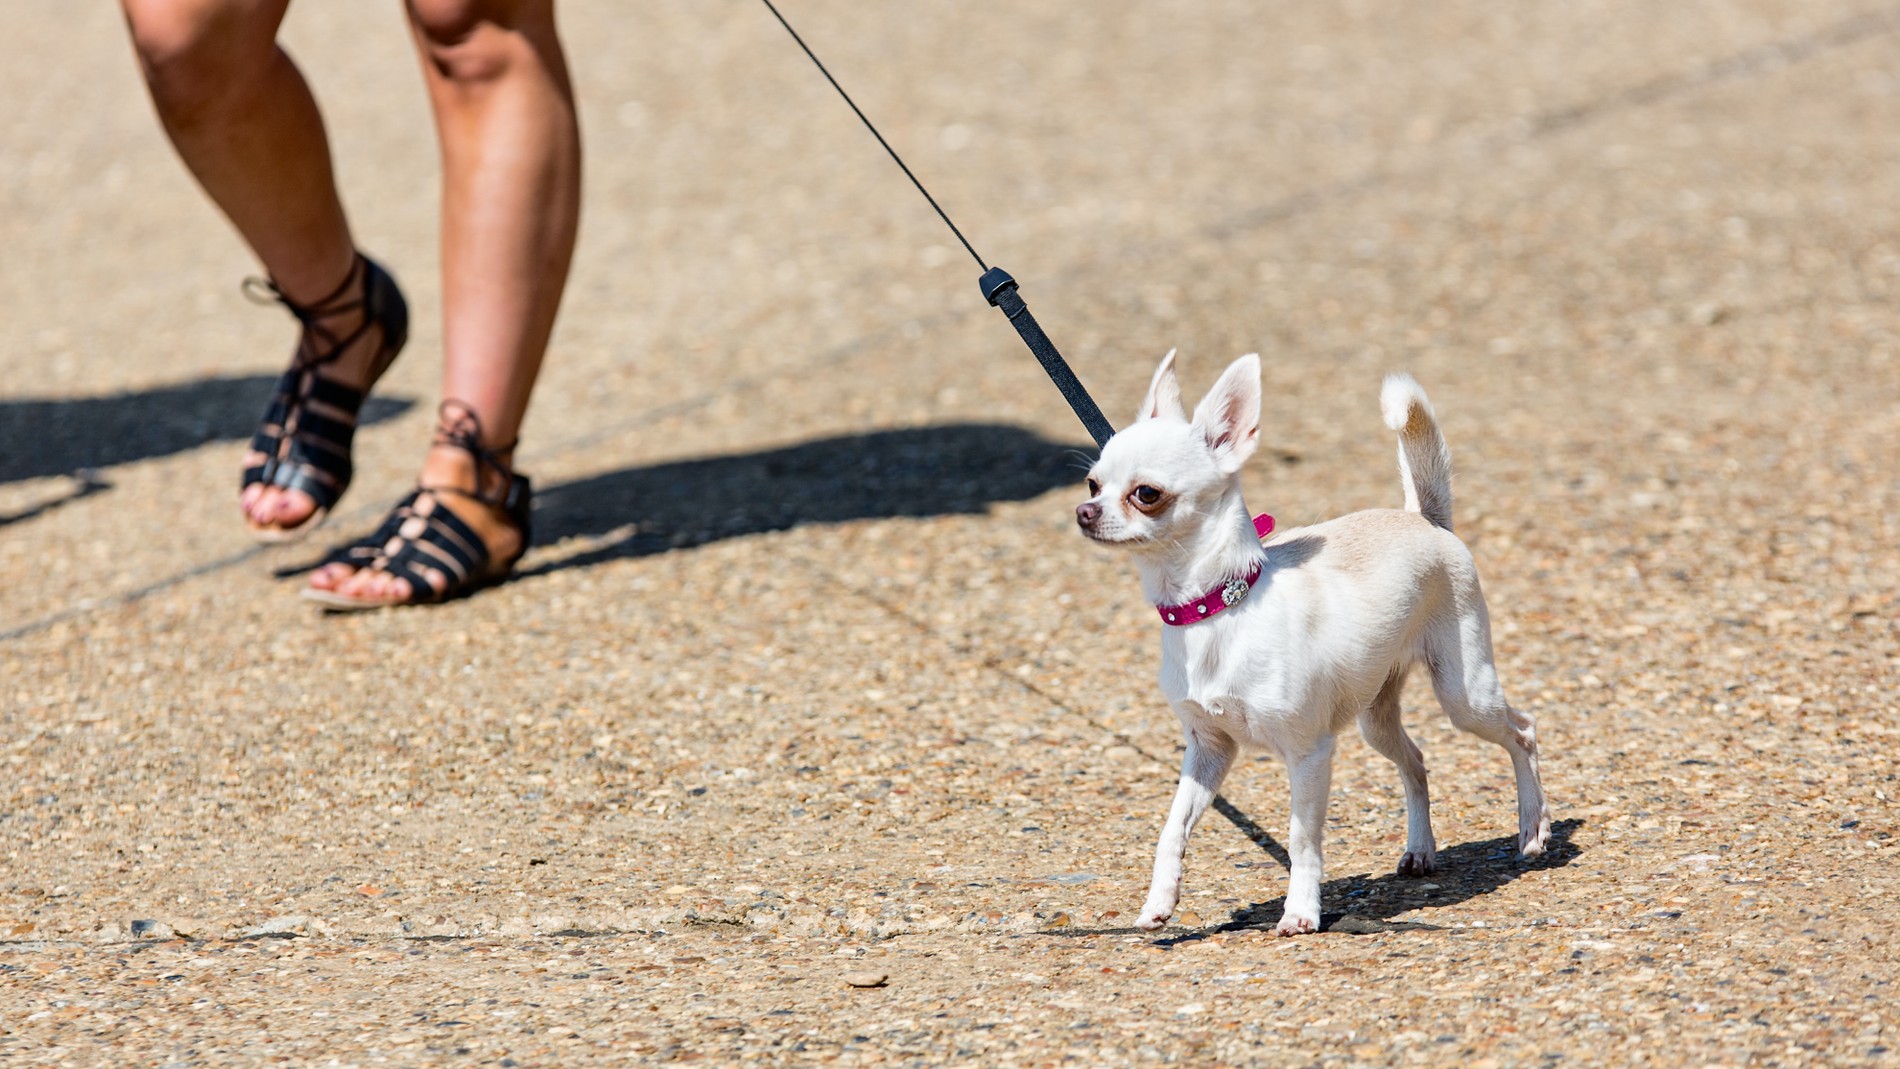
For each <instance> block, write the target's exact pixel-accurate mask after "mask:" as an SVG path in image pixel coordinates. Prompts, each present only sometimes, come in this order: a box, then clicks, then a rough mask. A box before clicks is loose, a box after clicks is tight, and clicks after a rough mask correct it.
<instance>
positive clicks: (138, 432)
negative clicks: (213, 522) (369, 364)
mask: <svg viewBox="0 0 1900 1069" xmlns="http://www.w3.org/2000/svg"><path fill="white" fill-rule="evenodd" d="M276 384H277V376H276V375H231V376H220V377H216V378H208V379H198V380H196V381H193V382H184V383H178V384H175V385H171V386H160V387H156V388H154V389H150V390H140V391H136V392H130V393H116V394H107V395H105V396H103V397H77V398H71V399H64V400H54V399H37V398H16V399H0V483H10V482H20V481H23V480H26V479H41V478H49V477H55V476H62V475H64V476H69V477H71V478H72V479H73V481H74V484H75V485H74V486H73V487H72V488H71V489H70V490H68V491H67V492H66V493H65V494H64V495H62V496H59V497H56V498H53V499H51V500H48V501H45V502H42V503H40V504H38V505H36V506H34V507H32V508H30V509H28V510H26V511H24V512H21V513H18V514H14V515H0V527H3V526H6V525H7V524H10V523H18V522H20V521H21V520H27V519H32V518H33V517H35V516H39V515H42V514H44V513H46V512H48V511H51V510H52V509H55V508H58V507H60V506H61V505H64V504H67V503H69V502H71V501H75V500H78V499H79V498H82V497H88V496H90V495H92V494H96V493H100V492H102V491H104V490H106V489H108V488H109V487H110V485H111V483H110V481H109V479H108V478H107V477H106V476H105V475H104V474H102V472H101V469H104V468H110V467H113V466H115V465H119V464H130V463H132V462H134V461H139V460H150V459H153V458H155V457H165V456H170V455H172V454H174V453H182V452H184V451H185V450H187V449H196V448H197V447H199V446H201V445H204V444H205V443H206V442H213V441H230V440H243V439H247V438H249V437H250V436H251V432H252V431H253V430H255V429H256V426H257V418H258V416H259V415H261V414H262V413H263V411H264V406H265V405H266V404H268V403H269V402H270V396H271V389H272V387H274V386H275V385H276ZM412 404H414V402H413V401H411V400H409V399H407V398H389V397H372V398H370V399H369V401H368V402H366V403H365V404H364V405H363V411H362V412H361V413H360V414H359V415H358V418H357V423H358V425H359V426H365V425H368V424H371V423H378V422H381V421H383V420H386V419H392V418H394V417H396V416H399V415H401V414H402V413H403V412H405V411H407V410H408V409H409V407H410V406H411V405H412ZM236 483H237V472H236V470H235V468H234V469H233V471H232V486H233V492H235V488H236Z"/></svg>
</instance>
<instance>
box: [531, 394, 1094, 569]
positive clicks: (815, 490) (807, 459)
mask: <svg viewBox="0 0 1900 1069" xmlns="http://www.w3.org/2000/svg"><path fill="white" fill-rule="evenodd" d="M1088 456H1090V454H1089V453H1086V452H1083V451H1082V450H1081V448H1080V447H1078V446H1074V445H1069V444H1066V443H1060V442H1052V441H1049V440H1048V439H1046V438H1043V437H1041V436H1040V435H1037V434H1035V433H1034V432H1031V431H1028V430H1025V429H1023V428H1021V427H1013V426H1009V425H1006V424H994V423H961V424H950V425H945V426H934V427H914V428H907V429H903V430H888V431H875V432H872V433H868V434H858V435H850V436H846V437H840V438H825V439H820V440H818V441H814V442H805V443H802V444H799V445H794V446H788V447H786V448H783V449H773V450H768V451H764V452H758V453H742V454H737V455H733V456H719V457H705V458H698V459H693V460H682V461H675V462H672V463H666V464H656V465H653V466H651V467H636V468H624V469H622V470H620V471H614V472H608V473H607V474H604V475H596V476H593V477H592V478H587V479H580V480H577V481H575V482H570V483H562V484H559V485H555V486H549V487H546V488H543V489H541V490H539V491H538V492H537V493H536V494H535V499H534V536H535V543H536V544H537V545H542V546H555V545H557V544H558V543H560V542H561V541H562V540H564V539H570V538H581V539H586V540H589V541H590V542H592V543H593V544H591V545H588V546H586V547H585V548H583V549H581V550H580V551H579V552H577V553H573V554H571V555H568V556H564V557H557V558H556V559H553V560H551V561H548V562H547V563H543V564H538V565H535V566H533V567H530V568H526V569H524V570H522V571H520V572H518V573H516V578H517V579H523V578H529V577H532V576H535V575H546V574H548V573H551V572H557V571H562V570H564V569H567V568H582V567H588V566H591V565H595V564H599V563H602V562H604V561H609V560H615V559H619V558H626V557H643V556H648V555H651V554H655V553H663V552H666V551H668V550H674V549H682V548H687V547H691V546H698V545H704V544H706V543H709V542H717V541H720V540H722V539H727V538H738V537H742V536H744V535H751V534H760V533H763V532H767V531H782V530H786V529H789V528H792V527H797V526H800V525H802V524H811V523H843V522H846V521H850V520H862V519H886V518H893V517H903V516H915V517H924V516H950V515H969V514H980V513H982V512H984V511H985V510H987V509H988V508H989V506H991V505H993V504H996V503H998V502H1004V501H1024V500H1028V499H1030V498H1033V497H1039V496H1041V495H1042V494H1044V493H1047V492H1048V491H1050V490H1052V489H1054V488H1056V487H1058V486H1066V485H1070V484H1074V483H1079V482H1080V480H1081V478H1082V475H1083V472H1084V470H1085V469H1086V467H1087V465H1088V463H1089V461H1088V460H1087V459H1086V458H1087V457H1088Z"/></svg>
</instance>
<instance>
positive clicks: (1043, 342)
mask: <svg viewBox="0 0 1900 1069" xmlns="http://www.w3.org/2000/svg"><path fill="white" fill-rule="evenodd" d="M760 2H761V3H763V4H764V5H765V6H766V9H767V10H769V11H771V12H772V17H773V18H776V19H778V23H779V25H780V26H783V27H785V32H786V33H789V34H791V35H792V40H794V41H796V42H798V47H799V48H800V49H802V50H803V51H804V53H805V55H806V56H807V57H808V58H810V60H811V61H812V64H813V65H814V66H816V67H817V68H818V73H820V74H823V75H824V76H825V81H827V82H830V83H831V87H832V88H833V89H836V90H837V91H838V95H839V96H841V97H843V98H844V102H845V103H846V104H848V105H850V106H851V110H852V111H853V112H854V113H856V114H857V117H858V121H859V122H862V123H863V124H864V128H865V129H866V130H869V131H871V136H872V137H875V138H877V143H878V144H880V145H883V146H884V151H885V152H888V153H890V157H891V159H892V160H893V161H895V162H896V164H897V166H898V168H899V169H901V170H902V171H903V172H904V177H906V178H908V179H910V184H911V185H913V186H916V187H917V192H919V193H922V194H923V195H924V199H925V200H927V201H929V202H930V206H931V207H932V208H935V209H936V210H937V216H938V217H939V218H941V219H942V220H943V222H944V225H945V226H947V227H949V228H950V232H951V233H952V234H955V235H956V236H957V240H958V241H960V242H962V243H963V247H964V249H965V250H966V251H968V252H969V254H970V258H971V259H972V260H975V261H976V265H977V266H978V267H981V268H983V277H982V278H981V279H979V280H978V283H977V284H978V285H980V286H981V287H982V288H983V299H984V300H986V301H988V302H990V304H991V305H993V306H995V307H997V308H1001V309H1002V310H1003V314H1004V315H1006V316H1008V317H1009V322H1010V325H1011V326H1013V327H1015V328H1016V333H1018V334H1020V335H1022V338H1023V344H1025V345H1027V346H1029V351H1030V352H1032V353H1034V354H1036V359H1037V361H1039V362H1040V363H1041V364H1042V370H1043V371H1044V372H1046V373H1048V375H1049V378H1050V381H1052V382H1054V383H1055V384H1056V389H1058V390H1061V391H1062V398H1063V400H1065V401H1067V402H1069V407H1070V408H1072V409H1074V410H1075V415H1076V418H1077V419H1079V420H1081V421H1082V426H1084V427H1086V428H1088V432H1089V435H1090V436H1091V437H1093V438H1094V439H1095V444H1096V446H1098V447H1100V446H1103V445H1107V444H1108V439H1109V437H1110V436H1111V435H1113V434H1114V433H1115V428H1114V427H1112V426H1110V425H1109V422H1108V418H1107V417H1106V416H1103V415H1102V410H1101V408H1099V407H1098V406H1097V405H1096V404H1095V401H1094V399H1093V398H1091V397H1089V392H1088V391H1087V390H1085V389H1083V388H1082V380H1080V379H1078V378H1076V377H1075V372H1074V370H1072V369H1071V368H1070V367H1069V362H1068V361H1067V360H1064V359H1063V358H1062V354H1061V353H1060V352H1059V351H1057V349H1056V344H1055V342H1052V341H1050V340H1049V335H1047V334H1045V333H1043V330H1042V325H1041V324H1039V323H1037V322H1036V317H1035V316H1033V315H1031V314H1030V313H1029V306H1028V305H1026V304H1024V303H1023V298H1022V295H1021V294H1020V293H1018V292H1017V290H1016V280H1015V279H1014V278H1013V277H1011V276H1010V273H1009V272H1008V271H1005V270H1003V269H1002V268H1000V267H991V266H990V265H989V264H987V263H984V262H983V257H981V256H978V255H977V254H976V249H975V248H973V247H972V246H971V245H970V241H969V239H968V238H966V237H964V236H963V231H961V230H958V229H957V224H955V223H953V222H951V221H950V216H949V214H948V213H946V212H945V211H944V210H943V208H942V206H941V205H939V204H938V203H937V198H935V197H933V196H931V195H930V191H929V190H927V189H925V188H924V184H923V183H922V182H920V181H918V180H917V176H916V175H914V174H912V173H911V170H910V168H909V167H906V166H904V160H903V158H902V157H900V156H898V154H897V150H896V149H894V148H892V147H891V143H890V142H888V141H886V140H884V135H883V134H880V133H878V132H877V127H875V126H873V125H871V120H870V119H869V118H867V117H866V116H865V114H864V112H863V111H862V110H861V109H860V108H859V107H858V105H857V102H856V101H854V100H852V99H851V94H849V93H847V92H845V91H844V86H842V85H839V84H838V79H836V78H833V77H832V76H831V72H830V71H829V70H827V69H826V68H825V65H824V63H822V62H820V61H819V59H818V56H817V54H816V53H814V52H813V51H812V50H811V46H809V45H807V44H806V43H805V39H804V38H802V37H800V36H798V31H797V30H794V29H792V24H791V23H789V22H787V21H785V16H784V15H782V14H780V13H779V9H778V7H777V6H776V5H774V4H773V3H772V0H760Z"/></svg>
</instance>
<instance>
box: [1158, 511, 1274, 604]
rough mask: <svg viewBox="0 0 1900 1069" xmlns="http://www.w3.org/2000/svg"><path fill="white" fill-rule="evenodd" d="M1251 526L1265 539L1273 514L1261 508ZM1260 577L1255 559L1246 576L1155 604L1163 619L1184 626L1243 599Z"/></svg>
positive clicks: (1262, 539)
mask: <svg viewBox="0 0 1900 1069" xmlns="http://www.w3.org/2000/svg"><path fill="white" fill-rule="evenodd" d="M1253 530H1254V534H1256V535H1258V536H1260V540H1261V541H1263V542H1264V541H1266V538H1267V536H1268V535H1270V534H1272V533H1273V517H1271V516H1269V515H1267V514H1266V513H1264V512H1263V513H1261V514H1260V515H1258V516H1255V517H1254V518H1253ZM1259 580H1260V562H1259V561H1257V560H1256V561H1254V562H1253V567H1251V568H1248V569H1247V574H1246V576H1245V577H1243V578H1239V579H1229V580H1227V581H1226V582H1225V583H1222V584H1221V585H1220V586H1217V587H1215V588H1214V589H1213V590H1210V591H1208V592H1207V593H1206V594H1203V595H1202V596H1200V597H1198V598H1195V599H1194V600H1193V601H1189V602H1184V603H1182V604H1180V605H1156V606H1155V611H1156V612H1158V613H1160V614H1161V622H1162V623H1164V624H1169V625H1171V626H1174V627H1186V626H1187V625H1189V624H1193V623H1199V622H1200V621H1202V620H1205V619H1207V618H1208V617H1210V616H1214V615H1216V614H1218V613H1219V612H1220V611H1221V610H1223V609H1227V608H1231V607H1232V606H1235V605H1238V604H1240V603H1241V602H1242V601H1245V600H1246V598H1247V592H1248V591H1250V590H1252V589H1253V585H1254V584H1255V583H1256V582H1259Z"/></svg>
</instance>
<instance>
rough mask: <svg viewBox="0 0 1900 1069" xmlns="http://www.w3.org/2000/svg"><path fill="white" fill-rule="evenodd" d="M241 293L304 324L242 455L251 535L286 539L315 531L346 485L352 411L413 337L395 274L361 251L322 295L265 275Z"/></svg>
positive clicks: (243, 503)
mask: <svg viewBox="0 0 1900 1069" xmlns="http://www.w3.org/2000/svg"><path fill="white" fill-rule="evenodd" d="M245 292H246V293H247V294H250V295H252V296H253V298H254V299H256V300H259V301H275V302H277V303H278V304H281V305H283V306H284V307H285V308H287V309H289V311H290V314H291V315H293V316H295V317H296V318H297V321H298V322H299V323H301V324H303V334H302V336H301V337H299V339H298V341H297V354H296V357H295V358H294V359H293V360H292V362H291V365H290V369H289V370H287V371H285V372H284V375H283V377H282V378H281V379H279V380H278V382H277V391H276V393H275V394H274V395H272V397H271V402H270V407H269V408H268V409H266V410H265V412H264V418H263V419H262V420H261V421H260V422H259V423H258V426H257V433H256V434H255V435H254V436H253V437H252V438H251V448H250V451H249V452H248V453H246V454H245V455H244V481H243V488H242V489H241V490H240V492H239V496H238V505H239V507H240V508H242V509H243V510H244V521H245V525H246V526H247V527H249V528H250V530H251V534H252V535H253V537H255V538H257V539H258V540H259V541H263V542H282V541H288V540H290V539H292V538H296V537H298V536H301V535H304V534H307V533H309V532H310V531H311V530H314V529H315V528H316V527H317V526H318V525H319V524H321V523H322V522H323V520H324V518H325V517H326V516H328V515H329V512H330V509H331V507H332V506H334V505H335V504H336V502H337V500H338V499H339V498H341V497H342V496H343V491H345V490H347V489H349V486H350V476H351V474H352V472H353V471H354V468H353V465H352V464H351V461H350V444H351V441H352V439H353V438H354V437H355V434H356V415H357V412H358V411H359V410H360V409H361V408H362V407H363V401H364V399H365V397H366V396H367V395H368V393H369V389H370V387H371V386H374V385H375V384H376V380H377V379H379V378H381V377H382V374H383V372H385V371H387V370H388V369H389V365H390V364H391V363H393V362H394V361H395V359H396V354H397V353H399V352H401V351H402V347H403V343H404V342H405V341H407V340H408V336H409V307H408V305H407V303H405V302H404V300H403V297H402V291H401V290H399V289H398V288H397V287H396V282H395V280H394V279H392V278H390V277H389V273H388V272H386V271H384V270H383V269H382V268H381V267H380V266H378V265H377V264H376V263H375V262H374V261H372V260H370V259H369V258H368V257H366V256H364V255H362V254H361V253H358V254H357V256H356V259H355V261H354V262H353V263H352V264H351V265H350V272H349V274H348V275H347V276H345V278H344V279H343V282H342V284H341V285H339V286H338V287H337V288H336V289H335V290H334V291H332V292H331V293H330V295H329V296H327V297H324V298H321V299H320V300H316V301H312V302H310V303H308V304H303V303H299V302H297V301H294V300H292V299H291V298H290V297H289V296H288V295H287V294H285V293H284V291H283V290H281V289H279V288H278V287H277V285H276V284H275V283H273V282H269V281H266V280H263V279H251V280H249V281H247V282H246V283H245Z"/></svg>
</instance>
